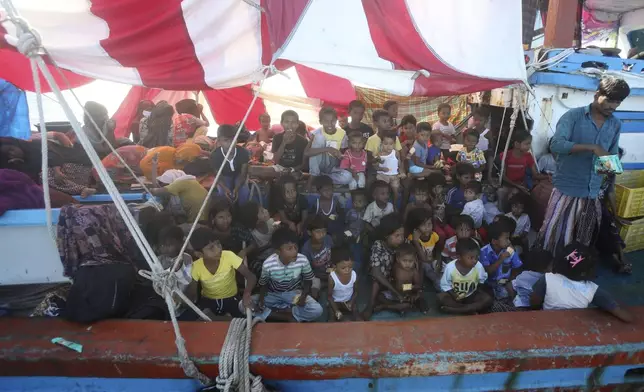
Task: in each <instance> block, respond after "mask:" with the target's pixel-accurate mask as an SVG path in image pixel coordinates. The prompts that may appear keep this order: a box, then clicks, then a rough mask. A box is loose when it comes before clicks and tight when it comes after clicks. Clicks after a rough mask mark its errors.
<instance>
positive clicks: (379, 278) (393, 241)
mask: <svg viewBox="0 0 644 392" xmlns="http://www.w3.org/2000/svg"><path fill="white" fill-rule="evenodd" d="M404 235H405V229H404V227H403V224H402V222H401V221H400V217H399V216H398V214H395V213H393V214H389V215H385V216H384V217H383V218H382V219H381V221H380V225H379V226H378V228H377V230H376V236H377V238H378V240H376V242H374V243H373V245H372V246H371V258H370V264H371V277H372V279H373V283H372V286H371V296H370V299H369V303H368V304H367V308H366V309H365V312H364V319H365V320H369V319H370V318H371V315H372V313H373V311H374V306H375V305H378V304H379V303H378V302H377V299H378V296H379V294H380V292H381V291H384V290H389V291H390V292H391V293H392V294H393V295H394V297H395V298H397V299H398V300H399V301H402V300H403V299H404V296H403V295H402V293H401V292H400V291H398V290H397V289H396V288H395V287H394V286H393V285H392V284H391V282H390V278H391V276H392V275H391V274H392V269H393V264H394V261H395V251H396V248H398V247H399V246H400V245H401V244H402V243H403V242H404V240H405V237H404ZM379 309H380V308H379Z"/></svg>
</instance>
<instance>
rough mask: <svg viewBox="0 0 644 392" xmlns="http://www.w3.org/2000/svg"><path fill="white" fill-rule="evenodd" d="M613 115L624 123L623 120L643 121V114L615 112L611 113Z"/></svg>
mask: <svg viewBox="0 0 644 392" xmlns="http://www.w3.org/2000/svg"><path fill="white" fill-rule="evenodd" d="M643 109H644V108H643ZM613 115H614V116H615V117H617V118H619V119H620V120H622V121H625V120H632V121H634V120H640V121H644V112H615V113H613Z"/></svg>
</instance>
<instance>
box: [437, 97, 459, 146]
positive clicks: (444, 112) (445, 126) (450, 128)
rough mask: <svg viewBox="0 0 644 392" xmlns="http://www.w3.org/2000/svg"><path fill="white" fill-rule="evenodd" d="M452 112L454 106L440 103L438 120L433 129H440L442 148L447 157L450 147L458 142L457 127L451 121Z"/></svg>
mask: <svg viewBox="0 0 644 392" xmlns="http://www.w3.org/2000/svg"><path fill="white" fill-rule="evenodd" d="M451 114H452V107H451V106H450V105H449V104H448V103H441V104H440V105H438V121H436V122H435V123H434V125H433V126H432V129H433V130H436V131H440V132H441V136H442V144H441V145H440V148H441V150H443V154H444V155H445V157H447V156H449V155H450V151H449V149H450V148H451V147H452V143H455V142H456V138H455V135H456V129H455V128H454V125H453V124H452V123H450V122H449V118H450V116H451Z"/></svg>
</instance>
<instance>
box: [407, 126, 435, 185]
mask: <svg viewBox="0 0 644 392" xmlns="http://www.w3.org/2000/svg"><path fill="white" fill-rule="evenodd" d="M431 132H432V127H431V126H430V125H429V123H426V122H421V123H420V124H418V131H417V132H416V141H415V142H414V144H413V145H412V148H411V149H410V150H409V153H410V155H411V159H410V160H409V175H410V176H412V177H415V178H424V177H427V176H428V175H429V174H430V173H432V172H433V171H436V170H437V169H435V168H434V166H433V165H428V164H427V155H428V154H429V147H427V144H428V143H429V137H430V135H431Z"/></svg>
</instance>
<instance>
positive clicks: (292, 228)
mask: <svg viewBox="0 0 644 392" xmlns="http://www.w3.org/2000/svg"><path fill="white" fill-rule="evenodd" d="M286 224H287V225H288V228H289V230H292V231H295V232H297V226H296V225H295V222H288V223H286Z"/></svg>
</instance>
